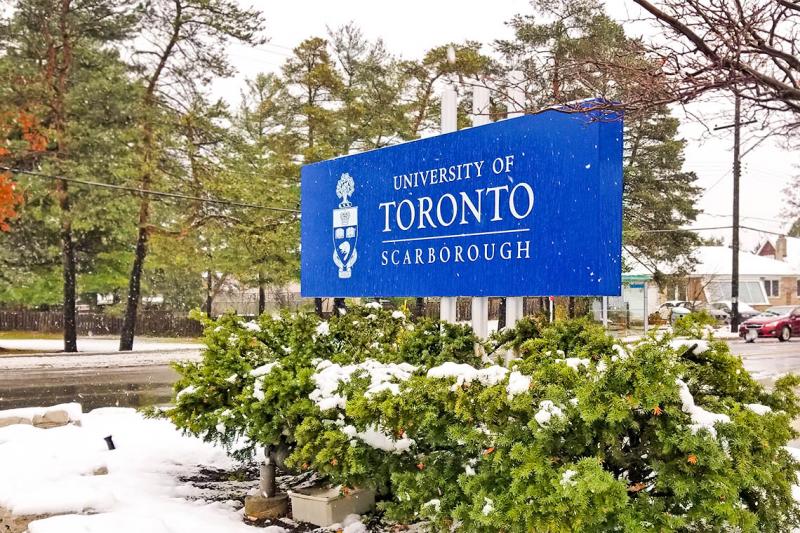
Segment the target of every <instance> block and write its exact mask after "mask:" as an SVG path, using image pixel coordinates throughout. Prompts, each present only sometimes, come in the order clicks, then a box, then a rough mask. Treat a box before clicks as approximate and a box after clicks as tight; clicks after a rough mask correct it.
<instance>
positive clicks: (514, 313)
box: [506, 71, 525, 328]
mask: <svg viewBox="0 0 800 533" xmlns="http://www.w3.org/2000/svg"><path fill="white" fill-rule="evenodd" d="M511 81H512V83H513V84H514V85H513V87H511V88H510V89H509V91H508V95H507V96H508V98H507V101H506V105H507V106H508V109H511V110H513V111H510V112H509V113H508V118H516V117H521V116H522V115H524V114H525V111H524V110H523V109H522V103H523V102H524V101H525V92H524V91H523V90H522V87H521V85H522V75H521V73H520V72H518V71H517V72H514V73H512V77H511ZM522 301H523V300H522V296H514V297H510V298H506V327H507V328H513V327H514V326H515V325H516V324H517V321H519V319H521V318H522V316H523V313H524V309H523V305H522Z"/></svg>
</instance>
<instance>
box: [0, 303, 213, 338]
mask: <svg viewBox="0 0 800 533" xmlns="http://www.w3.org/2000/svg"><path fill="white" fill-rule="evenodd" d="M63 325H64V322H63V316H62V314H61V312H60V311H30V310H13V311H0V331H38V332H41V333H58V332H61V331H62V329H63ZM77 329H78V335H118V334H119V332H120V330H121V329H122V317H117V316H110V315H106V314H103V313H79V314H78V318H77ZM202 333H203V328H202V326H201V325H200V323H199V322H196V321H194V320H191V319H189V318H187V317H186V316H181V315H176V314H174V313H171V312H167V311H143V312H141V313H139V316H138V317H137V319H136V334H137V335H144V336H150V337H198V336H200V335H201V334H202Z"/></svg>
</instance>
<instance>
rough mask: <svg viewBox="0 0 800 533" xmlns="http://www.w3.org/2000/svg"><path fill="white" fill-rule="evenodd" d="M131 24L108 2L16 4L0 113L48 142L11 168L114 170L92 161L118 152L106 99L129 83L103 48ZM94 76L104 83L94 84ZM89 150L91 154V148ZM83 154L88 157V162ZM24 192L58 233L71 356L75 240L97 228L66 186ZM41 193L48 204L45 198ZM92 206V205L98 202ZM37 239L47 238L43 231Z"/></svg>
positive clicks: (58, 183)
mask: <svg viewBox="0 0 800 533" xmlns="http://www.w3.org/2000/svg"><path fill="white" fill-rule="evenodd" d="M134 20H135V13H134V12H133V11H132V10H131V9H128V8H122V9H120V6H119V5H117V2H115V1H113V0H103V1H85V0H20V1H19V2H17V4H16V6H15V10H14V12H13V15H12V16H11V18H10V19H9V20H8V21H7V23H6V24H5V25H4V27H3V28H2V32H0V39H2V41H3V46H4V48H5V50H6V54H5V55H4V56H3V58H2V65H1V66H0V69H2V77H3V79H4V80H5V81H6V83H2V84H0V86H2V87H3V92H4V93H5V94H4V95H3V96H4V98H3V104H2V105H4V106H9V107H12V108H14V107H16V110H15V111H22V112H24V113H26V114H29V115H30V117H32V120H33V121H35V122H36V123H37V124H40V125H42V129H43V131H42V132H40V134H41V135H42V139H46V141H43V142H42V143H40V144H41V146H39V147H37V148H36V149H32V150H30V151H29V153H27V154H25V155H24V156H22V157H17V158H16V160H15V164H17V165H20V166H22V167H23V168H28V169H30V168H36V169H42V170H44V171H45V172H48V173H51V174H56V175H71V176H73V177H80V176H81V175H83V174H85V173H89V174H91V175H93V177H94V176H95V175H96V174H97V173H98V171H104V170H108V168H109V165H111V166H113V163H112V162H111V161H112V159H113V158H112V157H97V155H98V154H102V155H104V156H106V155H107V156H110V155H111V154H107V153H104V152H103V149H105V148H109V147H111V146H115V147H118V146H119V141H120V136H119V135H117V132H118V131H119V130H121V129H125V125H124V122H125V116H124V115H125V112H123V113H121V114H118V113H115V112H114V111H117V110H119V108H120V107H121V105H120V104H114V103H113V99H115V98H117V97H118V95H114V96H113V97H111V94H112V93H113V92H114V91H115V90H117V89H119V87H120V86H126V85H127V83H126V80H125V78H124V76H120V69H119V65H120V64H121V62H120V61H119V58H118V55H117V53H116V52H115V51H114V50H113V49H112V48H111V47H109V46H108V45H109V44H111V43H115V42H118V41H120V40H121V39H123V38H124V37H126V36H127V35H128V32H129V31H130V29H131V25H132V23H133V22H134ZM99 71H102V72H103V75H101V76H97V77H95V76H94V75H96V74H97V72H99ZM89 73H91V74H89ZM93 74H94V75H93ZM126 92H127V93H128V94H130V91H126ZM90 98H96V100H93V101H92V103H91V105H92V106H98V105H107V106H108V105H111V106H113V109H108V108H106V109H105V110H104V111H106V113H99V112H96V111H95V112H94V113H93V112H91V111H92V110H90V109H87V108H88V107H89V106H88V101H89V99H90ZM124 101H125V100H122V102H124ZM123 107H124V105H123ZM97 109H98V108H97V107H94V110H97ZM92 143H94V146H91V147H90V145H91V144H92ZM88 154H92V155H93V156H94V157H91V156H90V157H89V158H88V159H87V155H88ZM25 188H26V191H28V193H29V194H30V195H34V196H37V195H38V196H39V198H38V199H37V200H35V201H33V202H29V204H28V205H29V206H31V208H30V209H28V210H26V212H28V213H30V212H35V211H37V210H39V209H43V210H44V211H40V216H39V218H38V220H39V221H40V222H42V223H44V224H50V225H53V223H54V222H55V225H57V229H56V228H53V229H54V230H55V231H57V233H58V246H59V248H60V253H59V255H60V259H61V272H62V278H63V281H62V298H61V303H62V308H63V323H64V350H65V351H67V352H74V351H76V350H77V339H76V323H75V321H76V305H75V304H76V299H77V273H78V262H79V256H80V254H81V244H88V243H90V240H89V239H86V240H83V239H81V238H80V237H81V236H85V234H86V233H89V232H91V231H94V230H96V229H97V227H96V226H95V225H94V224H93V223H92V222H89V221H91V220H92V219H91V218H84V215H85V214H88V213H87V211H90V210H84V209H83V208H82V207H83V200H84V199H83V198H82V197H81V196H80V195H78V196H75V195H73V194H71V193H70V190H69V187H68V184H67V181H65V180H54V181H52V182H51V183H49V184H42V183H39V184H37V185H34V186H31V187H28V186H26V187H25ZM47 193H49V195H50V197H46V196H43V195H45V194H47ZM87 199H88V198H87ZM93 200H94V201H95V202H97V200H98V198H97V197H94V198H93ZM87 205H89V204H87ZM94 205H95V206H98V205H102V204H97V203H95V204H94ZM76 207H77V209H76ZM48 210H49V211H50V213H49V214H47V213H46V211H48ZM86 222H88V224H86ZM35 231H38V233H40V234H46V233H48V231H47V230H44V229H42V228H40V229H39V230H35ZM19 236H20V235H17V236H16V237H19ZM96 236H97V235H95V237H96ZM28 244H29V245H30V243H28ZM11 253H12V254H13V251H12V252H11ZM7 255H8V254H6V256H7Z"/></svg>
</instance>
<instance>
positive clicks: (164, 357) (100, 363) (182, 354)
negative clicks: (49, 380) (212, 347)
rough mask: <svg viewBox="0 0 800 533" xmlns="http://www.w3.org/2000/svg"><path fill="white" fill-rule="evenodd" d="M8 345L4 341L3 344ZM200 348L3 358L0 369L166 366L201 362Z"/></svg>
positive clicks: (1, 358) (0, 361)
mask: <svg viewBox="0 0 800 533" xmlns="http://www.w3.org/2000/svg"><path fill="white" fill-rule="evenodd" d="M3 342H5V341H3ZM200 359H201V355H200V349H199V347H195V348H193V349H188V350H184V351H178V350H174V351H165V352H117V353H108V354H80V353H79V354H75V355H38V356H37V355H31V356H25V355H18V356H13V357H0V370H33V369H48V368H118V367H130V366H150V365H167V364H169V363H171V362H172V361H199V360H200Z"/></svg>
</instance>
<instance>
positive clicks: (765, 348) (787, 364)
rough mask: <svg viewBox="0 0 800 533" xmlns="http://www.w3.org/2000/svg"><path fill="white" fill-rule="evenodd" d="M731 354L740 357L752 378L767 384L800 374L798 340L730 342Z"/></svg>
mask: <svg viewBox="0 0 800 533" xmlns="http://www.w3.org/2000/svg"><path fill="white" fill-rule="evenodd" d="M728 345H729V346H730V347H731V352H732V353H734V354H736V355H740V356H741V357H742V361H743V362H744V366H745V368H746V369H747V370H748V371H749V372H750V373H751V374H752V375H753V377H754V378H756V379H757V380H759V381H761V382H762V383H765V384H769V383H770V382H772V381H773V380H774V379H775V378H776V377H779V376H781V375H783V374H787V373H790V372H800V339H792V340H790V341H789V342H780V341H778V340H772V339H763V340H757V341H756V342H753V343H746V342H744V341H742V340H730V341H728Z"/></svg>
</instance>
